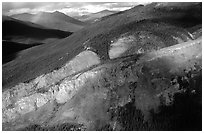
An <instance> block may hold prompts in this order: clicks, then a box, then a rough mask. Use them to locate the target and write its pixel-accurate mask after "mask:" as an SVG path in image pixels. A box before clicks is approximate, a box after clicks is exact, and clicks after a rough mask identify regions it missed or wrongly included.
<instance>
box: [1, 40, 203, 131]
mask: <svg viewBox="0 0 204 133" xmlns="http://www.w3.org/2000/svg"><path fill="white" fill-rule="evenodd" d="M201 45H202V41H201V38H198V39H196V40H193V41H188V42H184V43H181V44H178V45H174V46H170V47H166V48H163V49H160V50H157V51H152V52H149V53H140V52H139V53H137V54H133V55H128V56H122V57H120V56H119V57H117V58H114V59H110V60H109V61H107V62H103V63H102V62H100V58H99V57H98V55H97V54H96V53H94V52H92V51H90V50H85V51H83V52H81V53H80V54H79V55H77V56H76V57H75V58H74V59H72V60H71V61H70V62H68V63H67V64H66V65H65V66H64V67H62V68H60V69H58V70H55V71H53V72H52V73H48V74H45V75H41V76H39V77H37V78H35V79H33V80H31V81H29V82H27V83H20V84H18V85H16V86H14V87H12V88H11V89H9V90H6V91H4V92H3V95H2V96H3V103H2V104H3V105H2V106H3V112H2V113H3V116H2V120H3V130H103V128H105V127H106V129H108V130H126V126H127V124H125V123H124V122H126V120H125V118H123V117H124V116H121V112H123V111H121V109H122V110H124V108H125V107H126V106H127V105H128V104H130V103H131V104H133V107H134V108H135V109H136V110H140V111H141V113H142V115H141V116H143V118H142V121H143V123H145V122H151V118H152V116H151V112H154V113H156V114H157V113H159V112H160V107H161V106H171V105H173V104H174V100H175V95H177V94H188V95H197V94H198V93H200V89H201V88H200V87H201V83H199V81H200V79H201V77H202V76H201V75H202V74H201V73H202V46H201ZM127 109H128V108H127ZM130 121H131V120H130ZM126 123H127V122H126Z"/></svg>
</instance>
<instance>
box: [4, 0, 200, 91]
mask: <svg viewBox="0 0 204 133" xmlns="http://www.w3.org/2000/svg"><path fill="white" fill-rule="evenodd" d="M181 5H182V4H181ZM155 6H156V4H155V3H153V4H150V5H146V6H143V7H139V8H138V7H134V8H132V9H130V10H127V11H124V12H122V13H120V14H117V15H114V16H111V17H109V18H108V19H105V20H102V21H99V22H96V23H94V24H92V25H90V26H87V27H85V28H83V29H82V30H80V31H79V32H75V33H74V34H72V35H71V36H69V37H68V38H66V39H62V40H59V41H57V42H54V43H47V44H44V45H42V46H38V47H36V48H32V50H31V49H30V50H26V51H23V52H21V53H20V54H19V56H20V57H21V58H16V59H15V60H13V61H12V62H10V63H7V64H6V65H3V68H2V69H3V72H2V75H3V77H2V79H3V80H2V81H3V89H5V88H8V87H12V86H14V85H15V84H17V83H20V82H26V81H29V80H31V79H34V78H35V77H37V76H40V75H42V74H44V73H49V72H51V71H53V70H55V69H58V68H60V67H62V66H63V65H64V64H65V62H66V61H68V60H71V59H72V58H73V57H74V56H76V55H77V54H79V53H80V52H81V50H83V47H84V45H83V43H85V42H87V43H88V42H89V41H88V40H90V39H92V38H94V37H95V41H96V43H93V44H92V45H93V46H94V45H97V44H98V43H100V44H104V45H107V44H108V43H110V42H107V41H106V38H102V36H103V34H107V33H110V35H111V31H114V29H117V28H119V27H121V26H123V27H126V26H128V27H129V29H131V27H132V26H134V27H136V26H135V25H137V22H138V21H140V20H151V19H157V21H159V22H164V21H165V23H167V24H171V25H174V26H177V25H179V26H180V27H182V28H185V29H186V28H190V27H192V26H195V25H198V24H201V23H202V19H201V16H202V15H201V14H202V12H201V11H202V10H201V9H202V4H201V3H195V4H191V5H189V6H186V7H185V8H184V9H183V8H179V9H180V10H179V11H177V10H178V9H173V10H164V9H165V7H164V8H162V9H163V10H161V7H160V8H158V7H157V8H155ZM175 7H176V6H175ZM175 10H176V11H175ZM170 20H171V21H170ZM189 20H191V21H189ZM152 28H153V27H152ZM155 30H156V29H155ZM117 32H118V33H117ZM117 32H113V33H112V35H114V34H115V33H117V34H120V33H121V34H122V33H124V32H123V29H122V28H121V30H118V31H117ZM164 33H168V30H166V31H165V32H164ZM97 36H98V37H100V36H101V37H100V38H97ZM164 40H165V39H164ZM97 46H98V45H97ZM100 48H102V49H106V48H103V47H102V46H101V47H100ZM104 51H105V50H104ZM39 64H40V65H39Z"/></svg>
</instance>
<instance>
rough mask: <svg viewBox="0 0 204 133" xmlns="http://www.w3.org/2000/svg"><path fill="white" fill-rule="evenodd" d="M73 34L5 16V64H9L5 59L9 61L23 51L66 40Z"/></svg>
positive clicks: (3, 31) (3, 35)
mask: <svg viewBox="0 0 204 133" xmlns="http://www.w3.org/2000/svg"><path fill="white" fill-rule="evenodd" d="M71 34H72V33H71V32H65V31H60V30H53V29H47V28H45V27H42V26H40V25H37V24H33V23H31V22H23V21H20V20H16V19H13V18H11V17H8V16H3V17H2V39H3V51H4V52H3V62H7V61H4V59H5V60H7V59H6V57H8V56H11V55H12V54H14V53H16V52H19V51H21V50H23V49H26V48H30V47H32V46H36V45H40V44H43V43H51V42H54V41H56V40H59V39H62V38H66V37H68V36H69V35H71ZM9 51H10V52H9ZM12 51H13V52H12ZM4 53H5V54H4Z"/></svg>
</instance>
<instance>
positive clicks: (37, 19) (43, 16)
mask: <svg viewBox="0 0 204 133" xmlns="http://www.w3.org/2000/svg"><path fill="white" fill-rule="evenodd" d="M11 17H12V18H15V19H18V20H22V21H29V22H32V23H36V24H39V25H42V26H44V27H47V28H50V29H58V30H62V31H69V32H75V31H78V30H80V29H81V28H83V27H84V26H85V25H86V23H84V22H81V21H79V20H77V19H74V18H72V17H70V16H67V15H65V14H64V13H61V12H59V11H55V12H53V13H48V12H40V13H38V14H29V13H22V14H15V15H12V16H11Z"/></svg>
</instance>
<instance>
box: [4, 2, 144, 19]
mask: <svg viewBox="0 0 204 133" xmlns="http://www.w3.org/2000/svg"><path fill="white" fill-rule="evenodd" d="M138 4H140V3H138V2H3V3H2V11H3V14H4V15H12V14H19V13H32V14H35V13H38V12H40V11H46V12H53V11H56V10H57V11H60V12H63V13H65V14H67V15H70V16H76V15H84V14H87V13H95V12H99V11H102V10H105V9H108V10H116V11H123V10H127V9H130V8H132V7H133V6H136V5H138Z"/></svg>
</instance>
